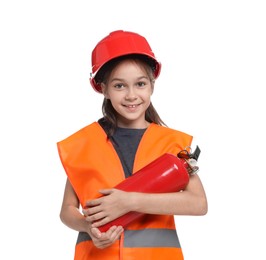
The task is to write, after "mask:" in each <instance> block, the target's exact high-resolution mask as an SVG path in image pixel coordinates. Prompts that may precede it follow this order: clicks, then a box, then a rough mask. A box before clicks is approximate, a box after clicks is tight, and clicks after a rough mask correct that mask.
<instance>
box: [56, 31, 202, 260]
mask: <svg viewBox="0 0 266 260" xmlns="http://www.w3.org/2000/svg"><path fill="white" fill-rule="evenodd" d="M160 69H161V64H160V63H159V62H158V61H157V60H156V58H155V56H154V53H153V52H152V50H151V48H150V46H149V44H148V42H147V41H146V39H145V38H144V37H143V36H141V35H139V34H136V33H133V32H127V31H114V32H112V33H110V34H109V35H108V36H107V37H105V38H104V39H102V40H101V41H100V42H99V43H98V44H97V45H96V47H95V48H94V50H93V52H92V75H91V79H90V81H91V85H92V87H93V88H94V89H95V90H96V91H97V92H99V93H102V94H103V96H104V100H103V106H102V111H103V118H101V119H100V120H99V121H97V122H93V123H91V124H90V125H88V126H86V127H84V128H82V129H81V130H79V131H78V132H76V133H74V134H72V135H71V136H69V137H68V138H66V139H65V140H62V141H61V142H58V151H59V155H60V158H61V161H62V164H63V166H64V169H65V171H66V174H67V177H68V178H67V181H66V186H65V192H64V198H63V202H62V208H61V212H60V218H61V220H62V222H63V223H64V224H65V225H67V226H68V227H70V228H72V229H74V230H76V231H78V232H79V235H78V239H77V243H76V250H75V257H74V259H75V260H81V259H84V260H85V259H96V260H97V259H100V260H103V259H108V260H113V259H117V260H118V259H119V260H121V259H125V260H129V259H138V260H141V259H152V260H157V259H158V260H159V259H160V260H161V259H167V260H171V259H175V260H179V259H183V254H182V250H181V247H180V243H179V239H178V236H177V233H176V229H175V222H174V215H204V214H206V213H207V199H206V195H205V192H204V188H203V185H202V183H201V181H200V178H199V176H198V175H197V174H195V175H193V176H191V177H190V180H189V183H188V185H187V187H186V189H185V190H184V191H182V192H171V193H154V194H151V193H141V192H126V191H122V190H119V189H115V188H112V187H114V186H115V185H116V184H118V183H119V182H121V181H122V180H124V179H125V178H127V177H128V176H131V175H132V174H134V172H136V171H138V170H139V169H141V168H142V167H144V166H145V165H147V164H148V163H150V162H151V161H153V160H154V159H156V158H158V157H159V156H160V155H162V154H164V153H166V152H167V153H171V154H174V155H177V153H178V152H179V151H181V150H183V149H185V147H188V146H190V145H191V142H192V136H190V135H188V134H186V133H183V132H180V131H177V130H174V129H171V128H168V127H167V126H166V125H165V124H164V122H163V121H162V120H161V118H160V117H159V115H158V113H157V112H156V110H155V108H154V107H153V105H152V103H151V96H152V93H153V90H154V84H155V80H156V78H157V77H158V76H159V74H160ZM80 209H81V210H80ZM131 211H135V212H140V213H145V214H144V215H143V216H142V217H141V218H140V219H138V220H137V221H134V222H132V223H130V224H129V225H128V226H126V227H125V228H123V227H122V226H111V227H110V229H109V230H107V231H106V232H100V230H99V229H98V228H99V227H100V226H102V225H104V224H106V223H108V222H110V221H112V220H114V219H116V218H118V217H119V216H122V215H124V214H126V213H128V212H131Z"/></svg>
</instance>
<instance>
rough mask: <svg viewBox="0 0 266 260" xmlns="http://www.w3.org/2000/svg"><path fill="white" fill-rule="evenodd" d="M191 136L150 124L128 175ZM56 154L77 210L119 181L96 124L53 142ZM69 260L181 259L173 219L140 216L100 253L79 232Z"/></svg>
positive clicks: (111, 150)
mask: <svg viewBox="0 0 266 260" xmlns="http://www.w3.org/2000/svg"><path fill="white" fill-rule="evenodd" d="M191 141H192V136H190V135H188V134H185V133H183V132H180V131H177V130H174V129H171V128H167V127H164V126H159V125H157V124H154V123H151V124H150V125H149V127H148V128H147V130H146V131H145V133H144V135H143V137H142V139H141V141H140V144H139V146H138V149H137V152H136V156H135V161H134V167H133V172H136V171H138V170H140V169H141V168H143V167H144V166H145V165H147V164H148V163H150V162H151V161H153V160H155V159H156V158H158V157H159V156H161V155H163V154H164V153H171V154H174V155H177V153H178V152H179V151H180V150H182V149H184V148H185V147H187V146H190V145H191ZM57 146H58V151H59V156H60V159H61V161H62V164H63V167H64V169H65V171H66V174H67V176H68V179H69V181H70V183H71V184H72V186H73V189H74V190H75V192H76V194H77V196H78V198H79V201H80V203H81V206H82V207H84V206H85V202H86V201H87V200H91V199H93V198H96V197H99V192H98V190H99V189H104V188H112V187H114V186H115V185H117V184H118V183H120V182H121V181H123V180H124V179H125V175H124V172H123V167H122V164H121V162H120V159H119V157H118V155H117V153H116V151H115V149H114V147H113V145H112V143H111V142H110V140H108V139H107V135H106V133H105V131H104V130H103V129H102V127H101V126H100V124H99V123H98V122H93V123H92V124H90V125H88V126H86V127H84V128H82V129H81V130H79V131H78V132H76V133H74V134H73V135H71V136H69V137H68V138H66V139H64V140H62V141H60V142H58V143H57ZM74 259H75V260H89V259H93V260H104V259H107V260H131V259H136V260H142V259H145V260H149V259H151V260H161V259H167V260H181V259H183V254H182V249H181V247H180V243H179V240H178V236H177V233H176V228H175V222H174V216H171V215H170V216H169V215H151V214H146V215H144V216H142V217H141V219H138V220H137V221H135V222H133V223H131V224H129V225H128V226H127V227H126V229H125V231H124V233H123V235H122V236H121V238H120V240H117V241H116V242H115V243H114V244H113V245H112V246H110V247H108V248H105V249H98V248H96V247H95V246H94V244H93V242H92V240H91V238H90V236H89V235H88V234H87V233H85V232H80V233H79V235H78V239H77V244H76V248H75V258H74Z"/></svg>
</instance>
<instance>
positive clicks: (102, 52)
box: [90, 30, 161, 93]
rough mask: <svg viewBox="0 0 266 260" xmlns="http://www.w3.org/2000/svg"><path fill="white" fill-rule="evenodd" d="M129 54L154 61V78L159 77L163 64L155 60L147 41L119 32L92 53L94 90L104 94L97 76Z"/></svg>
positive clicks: (105, 40)
mask: <svg viewBox="0 0 266 260" xmlns="http://www.w3.org/2000/svg"><path fill="white" fill-rule="evenodd" d="M129 54H138V55H144V56H146V57H149V58H150V59H152V60H153V62H154V63H155V68H154V76H155V78H157V77H158V76H159V74H160V70H161V63H160V62H158V61H157V59H156V58H155V55H154V53H153V51H152V50H151V47H150V45H149V43H148V42H147V40H146V39H145V38H144V37H143V36H141V35H139V34H137V33H134V32H127V31H123V30H118V31H114V32H111V33H110V34H109V35H108V36H106V37H105V38H103V39H102V40H101V41H100V42H99V43H98V44H97V45H96V46H95V48H94V49H93V51H92V55H91V63H92V73H91V77H90V83H91V85H92V87H93V88H94V90H96V91H97V92H99V93H102V90H101V86H100V85H99V84H97V82H96V81H95V76H96V74H97V73H98V72H99V70H100V69H101V68H102V66H103V65H104V64H106V63H107V62H108V61H110V60H112V59H114V58H117V57H120V56H124V55H129Z"/></svg>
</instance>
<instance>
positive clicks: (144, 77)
mask: <svg viewBox="0 0 266 260" xmlns="http://www.w3.org/2000/svg"><path fill="white" fill-rule="evenodd" d="M142 79H149V78H148V77H147V76H140V77H138V78H137V79H136V80H137V81H138V80H142ZM113 81H124V79H120V78H113V79H112V80H111V81H110V82H113Z"/></svg>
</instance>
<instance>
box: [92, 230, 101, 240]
mask: <svg viewBox="0 0 266 260" xmlns="http://www.w3.org/2000/svg"><path fill="white" fill-rule="evenodd" d="M91 233H92V235H93V236H95V237H96V238H98V239H100V238H101V237H102V233H101V231H100V230H99V229H98V228H91Z"/></svg>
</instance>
